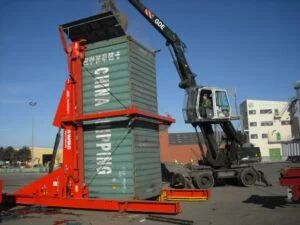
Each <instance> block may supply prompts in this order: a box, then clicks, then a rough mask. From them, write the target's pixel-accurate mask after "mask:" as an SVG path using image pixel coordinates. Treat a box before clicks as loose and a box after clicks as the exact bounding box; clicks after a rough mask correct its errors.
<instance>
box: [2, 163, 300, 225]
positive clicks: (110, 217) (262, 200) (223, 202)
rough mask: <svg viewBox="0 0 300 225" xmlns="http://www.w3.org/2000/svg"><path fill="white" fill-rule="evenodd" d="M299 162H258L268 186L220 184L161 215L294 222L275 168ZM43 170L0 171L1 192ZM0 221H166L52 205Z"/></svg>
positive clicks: (270, 224)
mask: <svg viewBox="0 0 300 225" xmlns="http://www.w3.org/2000/svg"><path fill="white" fill-rule="evenodd" d="M288 165H293V166H300V164H288V163H269V164H260V165H258V167H259V168H261V169H263V170H264V172H265V173H266V174H267V176H268V178H269V180H270V181H271V182H272V183H273V186H272V187H268V188H267V187H263V186H260V185H256V186H253V187H250V188H243V187H238V186H236V185H234V184H231V185H228V184H220V185H219V186H217V187H214V189H213V195H212V197H211V199H210V200H209V201H206V202H185V203H182V208H183V212H182V213H181V214H179V215H176V216H165V217H171V218H180V219H187V220H192V221H194V224H197V225H198V224H199V225H202V224H203V225H227V224H228V225H240V224H243V225H247V224H249V225H250V224H251V225H253V224H254V225H277V224H278V225H285V224H286V225H294V224H295V225H296V224H297V225H298V224H300V222H299V221H300V220H299V213H300V204H287V203H286V201H285V195H286V189H285V188H283V187H280V186H279V185H278V176H279V170H280V169H281V168H283V167H285V166H288ZM41 175H43V174H7V175H1V178H2V179H3V181H4V184H5V189H4V191H5V192H13V191H15V190H17V189H18V188H20V187H22V186H24V185H26V184H28V183H30V181H31V180H34V179H37V178H38V177H39V176H41ZM1 215H2V216H1V220H0V221H1V223H2V224H4V225H9V224H32V225H35V224H36V225H37V224H39V225H40V224H43V225H48V224H49V225H80V224H82V225H93V224H99V225H121V224H122V225H124V224H132V225H138V224H139V225H149V224H153V225H164V224H165V225H167V224H170V223H163V222H155V221H150V220H147V219H146V217H147V216H148V215H146V214H129V213H111V212H97V211H84V210H66V209H53V208H45V207H39V206H35V207H20V206H18V207H15V208H12V209H10V210H9V211H2V212H1Z"/></svg>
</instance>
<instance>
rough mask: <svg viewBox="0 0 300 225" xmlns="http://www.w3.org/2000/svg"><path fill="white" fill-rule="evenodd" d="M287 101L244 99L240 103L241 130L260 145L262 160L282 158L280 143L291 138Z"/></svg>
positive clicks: (254, 142)
mask: <svg viewBox="0 0 300 225" xmlns="http://www.w3.org/2000/svg"><path fill="white" fill-rule="evenodd" d="M288 106H289V102H282V101H263V100H246V101H244V102H243V103H241V105H240V112H241V116H242V128H243V131H244V132H245V133H246V134H248V137H249V141H250V142H251V143H252V144H254V145H255V146H256V147H260V151H261V155H262V160H263V161H277V160H282V149H281V146H282V145H281V143H283V142H286V141H289V140H291V138H292V137H291V136H292V135H291V122H290V114H289V110H287V109H288Z"/></svg>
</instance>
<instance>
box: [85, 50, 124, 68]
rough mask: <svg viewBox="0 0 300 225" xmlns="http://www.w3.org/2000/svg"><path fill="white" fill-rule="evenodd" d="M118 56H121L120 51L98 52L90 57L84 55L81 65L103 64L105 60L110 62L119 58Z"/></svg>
mask: <svg viewBox="0 0 300 225" xmlns="http://www.w3.org/2000/svg"><path fill="white" fill-rule="evenodd" d="M120 57H121V53H120V51H116V52H109V53H103V54H99V55H93V56H90V57H86V58H85V59H84V62H83V65H84V66H92V65H98V64H103V63H106V62H112V61H115V60H119V59H120Z"/></svg>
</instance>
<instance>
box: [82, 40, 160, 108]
mask: <svg viewBox="0 0 300 225" xmlns="http://www.w3.org/2000/svg"><path fill="white" fill-rule="evenodd" d="M87 47H88V48H87V51H86V59H85V61H84V69H83V103H84V106H83V110H84V113H91V112H100V111H109V110H116V109H123V108H125V107H129V106H130V105H132V104H135V105H136V106H137V107H138V108H140V109H143V110H146V111H150V112H155V113H157V90H156V73H155V55H154V53H152V52H151V51H149V50H147V49H146V48H145V47H143V46H142V45H140V44H139V43H138V42H136V41H134V40H133V39H132V38H131V37H130V36H124V37H120V38H115V39H110V40H108V41H101V42H96V43H93V44H89V45H88V46H87Z"/></svg>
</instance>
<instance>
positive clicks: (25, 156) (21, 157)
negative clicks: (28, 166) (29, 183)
mask: <svg viewBox="0 0 300 225" xmlns="http://www.w3.org/2000/svg"><path fill="white" fill-rule="evenodd" d="M30 159H31V152H30V149H29V147H27V146H24V147H22V148H20V149H19V150H18V151H16V160H18V161H21V162H27V161H30Z"/></svg>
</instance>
